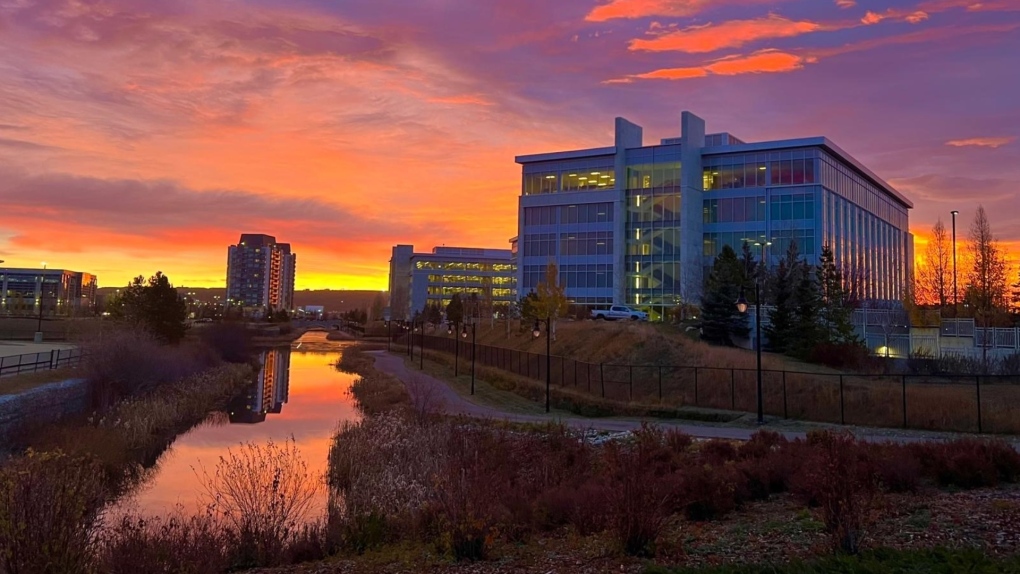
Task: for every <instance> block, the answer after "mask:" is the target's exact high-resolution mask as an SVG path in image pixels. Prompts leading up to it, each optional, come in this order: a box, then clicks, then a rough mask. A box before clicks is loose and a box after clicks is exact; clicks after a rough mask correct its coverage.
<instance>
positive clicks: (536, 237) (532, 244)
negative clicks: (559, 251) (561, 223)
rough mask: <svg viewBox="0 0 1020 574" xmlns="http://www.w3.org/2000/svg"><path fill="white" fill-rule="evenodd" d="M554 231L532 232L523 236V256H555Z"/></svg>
mask: <svg viewBox="0 0 1020 574" xmlns="http://www.w3.org/2000/svg"><path fill="white" fill-rule="evenodd" d="M557 240H558V237H557V236H556V234H555V233H533V234H530V235H525V236H524V255H523V256H524V257H555V256H556V242H557Z"/></svg>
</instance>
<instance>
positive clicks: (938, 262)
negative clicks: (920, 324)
mask: <svg viewBox="0 0 1020 574" xmlns="http://www.w3.org/2000/svg"><path fill="white" fill-rule="evenodd" d="M952 262H953V247H952V241H951V240H950V238H949V235H948V233H947V232H946V226H945V225H943V224H942V220H941V219H939V220H938V221H937V222H936V223H935V226H934V227H932V228H931V238H930V239H929V240H928V246H927V248H925V252H924V262H923V263H922V264H921V265H920V266H919V267H918V273H917V279H916V283H917V285H916V286H915V295H916V296H917V301H918V303H920V304H922V305H938V306H939V308H942V309H944V308H945V307H946V306H947V305H948V304H949V295H950V290H951V289H952V284H953V275H952V273H953V268H952Z"/></svg>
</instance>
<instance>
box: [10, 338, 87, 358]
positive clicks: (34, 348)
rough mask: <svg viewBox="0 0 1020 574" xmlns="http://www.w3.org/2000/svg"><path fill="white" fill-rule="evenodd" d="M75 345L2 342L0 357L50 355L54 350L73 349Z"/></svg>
mask: <svg viewBox="0 0 1020 574" xmlns="http://www.w3.org/2000/svg"><path fill="white" fill-rule="evenodd" d="M73 348H74V345H71V344H68V343H45V342H43V343H33V342H31V341H0V357H13V356H14V355H30V354H32V353H49V352H50V351H52V350H54V349H58V350H61V351H63V350H66V349H73Z"/></svg>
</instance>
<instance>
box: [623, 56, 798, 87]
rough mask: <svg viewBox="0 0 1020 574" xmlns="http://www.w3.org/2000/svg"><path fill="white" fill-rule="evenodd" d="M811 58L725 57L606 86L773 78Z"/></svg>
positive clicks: (795, 68) (637, 75) (634, 75)
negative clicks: (718, 78) (714, 78)
mask: <svg viewBox="0 0 1020 574" xmlns="http://www.w3.org/2000/svg"><path fill="white" fill-rule="evenodd" d="M816 61H817V60H816V59H815V58H813V57H803V56H798V55H796V54H791V53H788V52H781V51H779V50H760V51H758V52H755V53H753V54H750V55H746V56H744V55H734V56H727V57H725V58H721V59H718V60H714V61H711V62H708V63H706V64H703V65H701V66H695V67H688V68H664V69H660V70H653V71H651V72H645V73H642V74H632V75H629V76H625V77H622V78H616V79H612V80H608V81H606V82H605V83H607V84H628V83H631V82H633V81H634V80H690V79H694V78H704V77H707V76H710V75H716V76H738V75H741V74H776V73H783V72H793V71H796V70H800V69H802V68H803V67H804V65H805V64H812V63H815V62H816Z"/></svg>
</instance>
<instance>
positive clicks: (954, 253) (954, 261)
mask: <svg viewBox="0 0 1020 574" xmlns="http://www.w3.org/2000/svg"><path fill="white" fill-rule="evenodd" d="M949 213H951V214H952V215H953V317H956V305H957V299H956V216H957V215H959V213H960V212H959V211H957V210H955V209H954V210H952V211H950V212H949Z"/></svg>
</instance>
